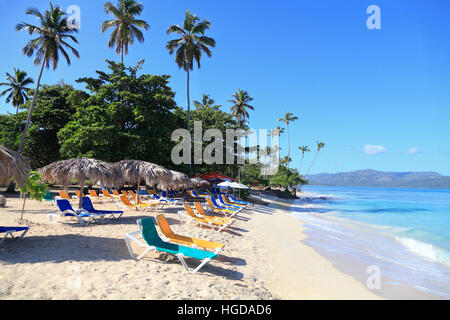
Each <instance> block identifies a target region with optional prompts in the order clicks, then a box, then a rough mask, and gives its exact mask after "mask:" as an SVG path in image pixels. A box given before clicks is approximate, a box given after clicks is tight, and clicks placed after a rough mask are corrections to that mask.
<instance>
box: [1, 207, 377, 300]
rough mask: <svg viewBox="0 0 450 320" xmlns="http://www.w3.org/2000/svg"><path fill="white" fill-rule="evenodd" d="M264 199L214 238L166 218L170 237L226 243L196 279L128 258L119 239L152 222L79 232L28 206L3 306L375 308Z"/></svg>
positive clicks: (159, 263)
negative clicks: (341, 303) (161, 303)
mask: <svg viewBox="0 0 450 320" xmlns="http://www.w3.org/2000/svg"><path fill="white" fill-rule="evenodd" d="M264 200H266V201H270V202H271V204H270V205H269V206H264V205H255V207H251V208H249V210H247V211H246V212H245V213H243V214H241V215H240V218H238V221H237V222H236V223H235V227H233V228H232V229H231V230H230V232H221V233H219V234H217V233H215V232H212V231H211V230H210V229H209V230H208V229H203V228H199V227H197V226H195V225H192V226H184V225H179V224H178V219H177V213H176V212H177V210H180V207H178V208H168V209H165V210H164V214H165V216H166V217H167V218H168V220H169V223H170V224H171V226H172V228H173V230H174V231H175V232H176V233H179V234H183V235H189V236H193V237H198V238H201V239H208V240H211V241H218V242H222V243H224V244H225V248H224V250H223V254H220V255H219V257H218V258H217V259H216V260H213V261H211V262H210V263H209V264H208V265H206V266H205V267H204V269H202V270H201V271H200V272H199V273H198V274H195V275H191V274H188V273H186V272H185V271H184V269H183V268H182V266H181V265H180V264H179V262H178V260H176V259H174V258H172V257H168V256H166V255H162V254H161V255H160V254H158V253H150V254H149V258H144V259H143V260H141V261H137V260H133V259H130V257H129V255H128V251H127V249H126V245H125V241H124V235H125V233H127V232H130V231H135V230H137V226H136V219H138V218H142V217H145V216H149V214H146V213H141V212H126V213H125V214H124V217H122V218H121V221H120V222H112V223H105V224H97V225H91V226H88V227H79V226H78V225H76V224H72V223H67V224H66V223H61V222H58V223H55V224H52V223H49V221H48V218H47V213H49V212H52V211H54V210H55V209H54V208H52V207H51V206H50V205H45V204H40V203H37V202H35V201H27V205H26V211H25V216H24V218H25V219H27V220H28V221H29V222H30V223H29V225H30V231H29V233H28V234H27V235H26V236H25V237H24V238H23V239H19V240H13V241H9V240H7V241H5V243H4V244H3V245H2V246H1V247H0V270H1V271H0V299H121V300H123V299H194V300H196V299H235V300H239V299H265V300H270V299H380V297H379V296H377V295H376V294H374V293H373V292H371V291H370V290H368V289H367V288H366V287H365V286H364V285H363V284H362V283H360V282H358V281H357V280H355V279H354V278H352V277H351V276H349V275H346V274H344V273H342V272H340V271H339V270H337V269H336V268H335V267H334V266H333V265H332V263H331V262H330V261H329V260H327V259H326V258H324V257H323V256H321V255H320V254H318V253H317V252H316V251H315V250H314V249H313V248H312V247H309V246H308V245H306V244H304V243H302V240H304V239H305V237H306V236H305V234H304V230H305V228H304V227H303V226H302V223H301V221H300V220H298V219H297V218H295V217H293V216H291V215H290V213H289V207H290V203H289V202H287V201H279V200H274V199H270V198H264ZM20 203H21V201H20V199H14V198H8V207H7V208H6V209H2V212H1V215H0V224H1V225H15V224H16V222H15V220H16V219H17V218H18V216H19V214H20V210H19V208H21V207H20ZM97 206H99V207H100V209H109V208H111V209H113V208H114V206H113V205H111V204H104V205H97ZM195 263H196V262H192V264H191V265H194V264H195ZM43 273H45V275H46V276H45V277H41V276H36V275H40V274H43Z"/></svg>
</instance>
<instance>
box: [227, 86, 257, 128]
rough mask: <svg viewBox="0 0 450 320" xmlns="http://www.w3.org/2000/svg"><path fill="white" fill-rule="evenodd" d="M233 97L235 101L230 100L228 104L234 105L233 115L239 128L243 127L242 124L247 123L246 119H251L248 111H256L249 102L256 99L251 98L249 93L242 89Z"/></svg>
mask: <svg viewBox="0 0 450 320" xmlns="http://www.w3.org/2000/svg"><path fill="white" fill-rule="evenodd" d="M233 97H234V99H233V100H228V102H231V103H233V106H232V107H231V114H232V115H233V116H234V117H235V118H236V120H237V121H238V124H239V127H241V126H242V124H244V123H245V119H246V118H249V117H250V115H249V114H248V111H247V109H250V110H255V108H254V107H253V106H251V105H250V104H249V102H250V101H253V100H254V99H253V98H252V97H250V95H249V94H248V92H247V91H245V90H241V89H238V91H237V92H236V93H234V94H233Z"/></svg>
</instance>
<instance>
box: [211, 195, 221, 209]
mask: <svg viewBox="0 0 450 320" xmlns="http://www.w3.org/2000/svg"><path fill="white" fill-rule="evenodd" d="M209 199H211V201H212V203H213V204H214V205H215V206H216V207H221V206H219V205H218V204H217V202H216V199H215V198H214V197H210V198H209Z"/></svg>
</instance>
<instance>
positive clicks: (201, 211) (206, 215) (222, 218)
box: [195, 202, 230, 222]
mask: <svg viewBox="0 0 450 320" xmlns="http://www.w3.org/2000/svg"><path fill="white" fill-rule="evenodd" d="M195 209H196V210H197V212H198V214H199V215H201V216H204V217H206V218H207V219H216V220H223V221H225V222H228V221H229V220H230V218H224V217H216V216H211V215H209V214H207V213H206V212H205V210H204V209H203V207H202V205H201V204H200V202H196V203H195Z"/></svg>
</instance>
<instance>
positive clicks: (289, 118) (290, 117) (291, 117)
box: [278, 112, 298, 169]
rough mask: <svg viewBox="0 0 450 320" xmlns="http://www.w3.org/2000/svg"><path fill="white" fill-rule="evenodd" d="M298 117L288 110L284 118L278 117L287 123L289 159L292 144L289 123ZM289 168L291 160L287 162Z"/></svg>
mask: <svg viewBox="0 0 450 320" xmlns="http://www.w3.org/2000/svg"><path fill="white" fill-rule="evenodd" d="M297 119H298V117H296V116H294V115H293V114H292V113H290V112H286V113H285V115H284V118H280V119H278V121H283V122H284V123H285V124H286V132H287V138H288V157H289V159H290V158H291V145H290V142H289V123H291V122H292V121H295V120H297ZM287 168H288V169H289V162H288V163H287Z"/></svg>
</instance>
